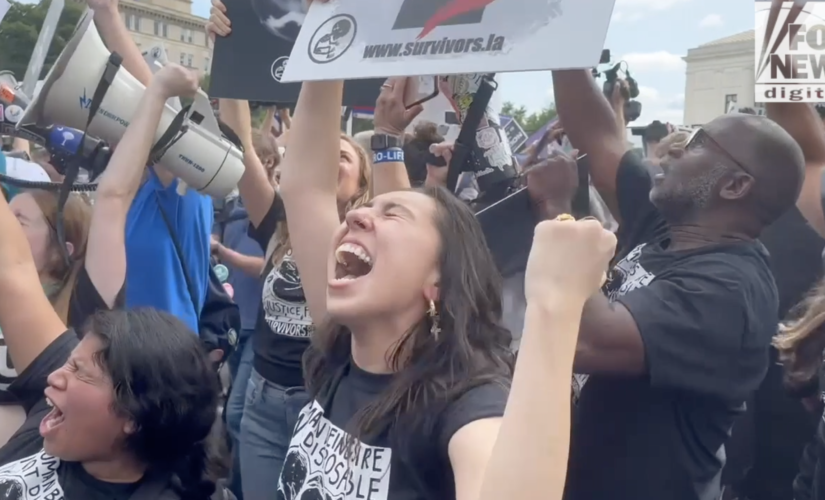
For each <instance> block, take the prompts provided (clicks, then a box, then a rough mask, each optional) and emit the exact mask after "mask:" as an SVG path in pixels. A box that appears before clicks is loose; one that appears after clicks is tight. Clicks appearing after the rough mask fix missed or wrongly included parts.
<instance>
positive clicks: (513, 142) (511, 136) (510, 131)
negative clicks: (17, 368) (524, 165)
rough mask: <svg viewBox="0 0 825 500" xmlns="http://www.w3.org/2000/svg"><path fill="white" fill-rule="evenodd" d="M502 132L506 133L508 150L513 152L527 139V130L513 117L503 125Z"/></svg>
mask: <svg viewBox="0 0 825 500" xmlns="http://www.w3.org/2000/svg"><path fill="white" fill-rule="evenodd" d="M504 133H505V134H507V142H509V143H510V151H512V152H513V154H515V153H517V152H518V150H519V148H520V147H522V146H523V145H524V143H525V142H527V139H528V136H527V132H525V131H524V129H523V128H521V125H519V124H518V122H517V121H516V120H515V119H511V120H510V121H509V122H507V124H506V125H504Z"/></svg>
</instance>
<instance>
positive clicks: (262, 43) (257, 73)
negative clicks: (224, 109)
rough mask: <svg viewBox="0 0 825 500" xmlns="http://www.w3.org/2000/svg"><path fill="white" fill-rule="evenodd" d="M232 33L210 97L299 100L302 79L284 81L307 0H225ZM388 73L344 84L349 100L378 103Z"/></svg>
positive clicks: (218, 54)
mask: <svg viewBox="0 0 825 500" xmlns="http://www.w3.org/2000/svg"><path fill="white" fill-rule="evenodd" d="M224 5H225V6H226V15H227V17H229V20H230V21H231V22H232V26H231V27H232V33H230V34H229V36H227V37H218V38H217V39H216V40H215V48H214V52H213V56H212V57H213V60H212V72H211V75H210V83H209V95H210V97H222V98H227V99H244V100H248V101H263V102H269V103H294V102H296V101H297V100H298V93H299V92H300V90H301V84H300V83H281V77H282V76H283V72H284V69H285V68H286V64H287V62H288V61H289V54H290V52H291V51H292V46H293V44H294V43H295V39H296V38H297V36H298V32H299V31H300V29H301V26H303V23H304V17H305V16H306V2H304V0H224ZM383 83H384V80H383V79H380V80H379V79H372V80H353V81H349V82H347V83H346V85H345V87H344V104H345V105H347V106H374V105H375V100H376V99H377V98H378V93H379V92H380V90H381V84H383Z"/></svg>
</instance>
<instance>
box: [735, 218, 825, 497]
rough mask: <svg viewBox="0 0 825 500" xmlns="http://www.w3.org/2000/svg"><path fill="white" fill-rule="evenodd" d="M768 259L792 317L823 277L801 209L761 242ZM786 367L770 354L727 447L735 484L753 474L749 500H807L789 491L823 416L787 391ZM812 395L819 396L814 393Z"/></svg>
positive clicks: (819, 243) (817, 243) (816, 241)
mask: <svg viewBox="0 0 825 500" xmlns="http://www.w3.org/2000/svg"><path fill="white" fill-rule="evenodd" d="M760 240H761V241H762V243H764V245H765V248H767V249H768V252H769V253H770V264H771V269H772V271H773V275H774V277H775V278H776V286H777V289H778V290H779V317H780V318H785V317H786V316H787V315H788V313H789V311H790V310H791V309H792V308H793V307H794V306H795V305H796V304H797V303H798V302H799V301H800V300H802V298H803V297H804V296H805V294H806V293H807V292H808V291H809V290H810V289H811V287H813V286H814V284H815V283H816V282H817V280H819V278H821V277H822V267H823V266H822V258H821V254H822V249H823V248H824V247H825V239H823V238H822V237H821V236H820V235H819V234H818V233H817V232H816V230H814V229H813V228H812V227H811V226H810V224H808V221H807V220H806V219H805V217H804V216H803V215H802V213H801V212H800V211H799V209H798V208H797V207H795V206H794V207H793V208H791V209H790V210H788V211H787V212H786V213H785V214H784V215H783V216H782V217H780V218H779V219H778V220H777V221H776V222H775V223H773V224H772V225H771V226H770V227H768V228H766V229H765V230H764V231H762V236H761V237H760ZM782 372H783V368H782V365H781V364H779V362H778V356H777V352H776V350H775V349H771V363H770V365H769V368H768V373H767V375H766V376H765V379H764V380H763V381H762V384H761V385H760V386H759V389H758V390H757V391H756V394H755V395H754V397H753V404H752V405H749V406H750V407H749V408H748V414H747V415H746V417H745V418H743V419H741V420H738V421H737V422H736V426H735V427H734V429H733V437H732V440H731V443H730V446H728V450H729V451H730V453H729V457H728V458H729V461H728V466H729V467H730V469H731V470H729V471H726V472H727V473H728V475H729V476H731V481H733V482H736V481H737V480H738V479H739V477H741V474H742V470H744V469H746V468H749V472H748V474H747V477H746V479H745V482H744V484H743V485H741V486H740V488H739V489H740V490H741V492H742V493H744V494H745V495H746V496H747V497H748V498H749V499H750V500H791V499H792V498H795V499H796V500H803V499H802V497H801V496H799V495H801V492H797V494H796V496H794V493H793V492H792V491H791V482H792V481H793V478H794V477H795V476H796V473H797V472H798V471H799V467H798V463H799V458H800V456H801V455H802V450H803V448H804V447H805V445H806V444H807V443H808V442H810V440H811V436H813V435H814V433H815V431H816V423H817V421H819V420H820V418H819V417H820V415H816V414H813V413H811V412H809V411H807V410H806V409H805V407H804V406H803V405H802V402H801V401H800V399H799V397H798V396H799V395H791V394H789V393H788V392H787V391H786V390H785V387H784V385H783V382H782V376H783V373H782ZM812 389H813V391H812V394H811V395H814V394H816V392H815V387H813V388H812Z"/></svg>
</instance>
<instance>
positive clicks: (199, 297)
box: [126, 172, 214, 333]
mask: <svg viewBox="0 0 825 500" xmlns="http://www.w3.org/2000/svg"><path fill="white" fill-rule="evenodd" d="M177 183H178V181H177V180H175V181H174V182H173V183H172V184H171V185H170V186H169V187H168V188H164V187H163V185H162V184H161V182H160V180H159V179H158V178H157V176H156V175H155V174H154V172H150V175H149V178H148V180H147V181H146V182H145V183H144V184H143V186H141V188H140V190H139V191H138V193H137V196H135V200H134V201H133V202H132V206H131V208H130V209H129V215H128V217H127V219H126V306H127V307H130V308H131V307H154V308H155V309H159V310H162V311H166V312H168V313H171V314H174V315H175V316H177V317H178V319H180V320H181V321H183V322H184V323H186V325H187V326H188V327H189V328H190V329H191V330H192V331H193V332H196V333H197V332H198V318H199V317H200V312H201V309H202V308H203V303H204V300H205V299H206V291H207V287H208V283H209V266H210V261H209V258H210V249H209V239H210V231H211V229H212V220H213V218H214V214H213V212H212V199H211V198H209V197H208V196H205V195H202V194H200V193H198V192H196V191H194V190H187V192H186V194H185V195H183V196H180V195H178V194H177V192H176V191H175V190H176V189H177ZM156 192H157V194H158V196H157V197H156V196H155V193H156ZM158 199H159V200H160V203H162V204H163V208H164V211H165V212H166V214H167V216H168V217H169V221H170V222H171V223H172V225H173V227H174V228H175V232H176V234H177V238H178V241H179V242H180V246H181V251H182V252H183V255H184V258H185V259H186V268H187V270H188V272H189V276H190V279H191V280H192V288H193V289H194V291H195V294H196V297H195V300H194V301H193V300H192V298H191V297H190V294H189V290H188V289H187V286H186V280H185V278H184V274H183V268H182V267H181V263H180V260H179V259H178V255H177V252H176V251H175V245H174V244H173V243H172V238H171V236H170V234H169V229H168V228H167V227H166V223H165V222H164V221H163V216H162V215H161V213H160V208H159V205H158ZM193 302H195V303H197V304H198V308H197V310H194V308H193V304H192V303H193Z"/></svg>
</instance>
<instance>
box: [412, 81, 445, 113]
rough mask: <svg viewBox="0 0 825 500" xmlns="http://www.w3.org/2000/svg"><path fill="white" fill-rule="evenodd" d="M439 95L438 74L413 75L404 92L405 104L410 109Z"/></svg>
mask: <svg viewBox="0 0 825 500" xmlns="http://www.w3.org/2000/svg"><path fill="white" fill-rule="evenodd" d="M437 95H438V77H437V76H418V77H411V78H410V79H409V81H408V82H407V88H406V90H405V92H404V106H405V107H406V108H407V109H410V108H412V107H414V106H418V105H419V104H424V103H425V102H427V101H429V100H431V99H434V98H435V97H436V96H437Z"/></svg>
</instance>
